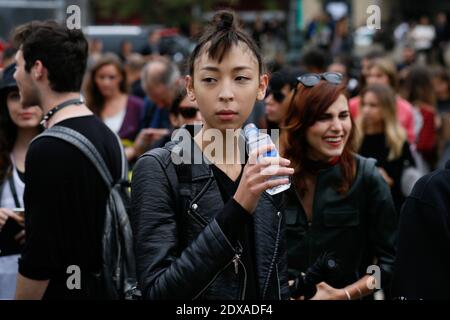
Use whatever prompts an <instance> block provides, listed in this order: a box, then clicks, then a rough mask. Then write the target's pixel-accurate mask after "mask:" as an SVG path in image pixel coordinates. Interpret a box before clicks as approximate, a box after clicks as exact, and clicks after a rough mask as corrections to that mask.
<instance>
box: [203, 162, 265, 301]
mask: <svg viewBox="0 0 450 320" xmlns="http://www.w3.org/2000/svg"><path fill="white" fill-rule="evenodd" d="M211 168H212V171H213V174H214V178H215V179H216V181H217V184H218V186H219V190H220V194H221V196H222V200H223V202H224V203H228V202H229V201H232V202H233V203H234V205H231V206H226V207H225V209H224V211H222V212H221V214H219V216H218V217H217V218H216V219H217V222H218V223H219V225H220V227H221V228H222V230H223V232H224V233H225V234H226V235H227V237H228V238H230V239H232V241H233V242H234V241H236V242H237V241H239V243H240V244H241V245H242V262H243V264H244V265H245V269H246V271H247V283H246V288H247V290H246V294H245V299H246V300H256V299H258V280H257V277H256V266H255V262H256V258H255V240H254V232H253V230H254V228H253V219H252V216H251V215H250V214H248V212H246V211H245V209H244V208H242V207H241V206H240V205H239V204H238V203H237V202H235V200H234V199H233V196H234V194H235V193H236V190H237V188H238V186H239V182H240V180H241V175H242V171H241V174H240V175H239V177H238V179H236V181H233V180H231V179H230V177H228V176H227V175H226V174H225V173H224V172H223V171H222V170H220V169H219V168H218V167H216V166H215V165H212V166H211Z"/></svg>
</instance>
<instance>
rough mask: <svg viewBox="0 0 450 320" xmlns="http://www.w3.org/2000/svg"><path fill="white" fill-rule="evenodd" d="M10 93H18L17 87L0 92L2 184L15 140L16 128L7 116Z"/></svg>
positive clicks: (0, 181)
mask: <svg viewBox="0 0 450 320" xmlns="http://www.w3.org/2000/svg"><path fill="white" fill-rule="evenodd" d="M11 91H19V89H18V88H17V87H11V88H8V89H6V90H3V91H2V92H1V98H0V183H2V182H3V180H4V179H5V177H6V175H7V174H8V170H9V168H10V166H11V160H10V157H9V155H10V153H11V151H12V149H13V147H14V142H15V141H16V138H17V126H16V125H15V124H14V122H13V121H12V119H11V116H10V115H9V111H8V106H7V105H6V103H7V102H6V101H7V96H8V94H9V93H10V92H11Z"/></svg>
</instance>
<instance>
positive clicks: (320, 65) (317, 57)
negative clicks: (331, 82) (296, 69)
mask: <svg viewBox="0 0 450 320" xmlns="http://www.w3.org/2000/svg"><path fill="white" fill-rule="evenodd" d="M302 62H303V65H304V66H305V67H306V68H307V69H308V68H310V67H312V68H316V69H318V70H320V71H319V72H324V71H325V70H326V68H327V65H328V63H329V57H328V55H327V53H326V52H325V51H324V50H322V49H320V48H312V49H310V50H308V51H307V52H305V53H304V55H303V57H302Z"/></svg>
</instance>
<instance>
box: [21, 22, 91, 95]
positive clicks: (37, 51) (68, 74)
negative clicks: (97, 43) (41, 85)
mask: <svg viewBox="0 0 450 320" xmlns="http://www.w3.org/2000/svg"><path fill="white" fill-rule="evenodd" d="M13 39H14V45H15V46H16V48H18V49H20V50H22V53H23V58H24V60H25V70H26V71H27V72H30V70H31V68H32V67H33V65H34V63H35V62H36V61H37V60H39V61H41V62H42V64H43V65H44V67H45V68H46V69H47V70H48V80H49V82H50V87H51V89H52V90H54V91H56V92H77V91H80V88H81V83H82V81H83V76H84V72H85V69H86V61H87V55H88V43H87V41H86V38H85V37H84V35H83V33H82V32H81V30H76V29H74V30H69V29H68V28H67V27H66V26H63V25H61V24H58V23H57V22H56V21H33V22H30V23H27V24H24V25H21V26H19V27H17V28H16V29H15V32H14V35H13Z"/></svg>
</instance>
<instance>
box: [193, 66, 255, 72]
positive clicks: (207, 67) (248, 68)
mask: <svg viewBox="0 0 450 320" xmlns="http://www.w3.org/2000/svg"><path fill="white" fill-rule="evenodd" d="M200 70H201V71H213V72H219V71H220V69H219V68H218V67H214V66H204V67H202V68H200ZM242 70H252V68H251V67H249V66H236V67H234V68H233V72H237V71H242Z"/></svg>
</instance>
